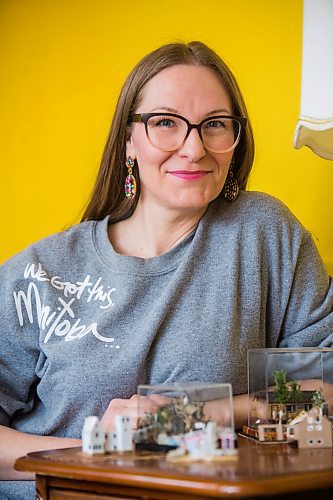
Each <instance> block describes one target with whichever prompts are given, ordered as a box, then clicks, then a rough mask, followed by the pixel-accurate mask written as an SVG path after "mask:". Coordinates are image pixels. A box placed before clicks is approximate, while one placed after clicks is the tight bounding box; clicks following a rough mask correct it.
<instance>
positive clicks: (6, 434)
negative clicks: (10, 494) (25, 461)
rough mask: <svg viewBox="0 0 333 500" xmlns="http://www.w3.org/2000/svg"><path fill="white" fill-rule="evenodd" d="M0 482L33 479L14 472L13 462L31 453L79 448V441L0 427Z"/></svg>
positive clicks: (24, 474) (27, 475) (28, 475)
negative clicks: (0, 449)
mask: <svg viewBox="0 0 333 500" xmlns="http://www.w3.org/2000/svg"><path fill="white" fill-rule="evenodd" d="M0 442H1V448H2V452H1V454H0V480H2V481H3V480H7V481H11V480H28V479H34V474H32V473H31V474H30V473H28V472H17V471H15V470H14V464H15V461H16V460H17V459H18V458H20V457H22V456H24V455H26V454H27V453H30V452H33V451H41V450H50V449H54V448H70V447H74V446H80V444H81V440H80V439H68V438H56V437H48V436H34V435H32V434H25V433H23V432H18V431H16V430H14V429H10V428H9V427H5V426H3V425H0Z"/></svg>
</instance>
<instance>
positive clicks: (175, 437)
mask: <svg viewBox="0 0 333 500" xmlns="http://www.w3.org/2000/svg"><path fill="white" fill-rule="evenodd" d="M138 394H139V396H142V397H141V398H139V400H138V401H139V415H140V417H139V419H138V425H137V430H136V431H135V432H134V434H133V440H134V443H135V447H136V449H137V450H151V451H167V452H168V453H167V456H166V459H167V460H169V461H200V460H226V459H227V458H229V459H232V458H231V457H236V456H237V449H236V434H235V432H234V417H233V406H232V391H231V385H230V384H199V383H191V384H172V385H157V386H148V385H145V386H144V385H142V386H139V388H138ZM140 402H141V405H140Z"/></svg>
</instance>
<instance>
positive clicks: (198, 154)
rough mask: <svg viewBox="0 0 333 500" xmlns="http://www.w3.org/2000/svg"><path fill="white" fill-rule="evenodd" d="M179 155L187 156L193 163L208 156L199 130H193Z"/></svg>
mask: <svg viewBox="0 0 333 500" xmlns="http://www.w3.org/2000/svg"><path fill="white" fill-rule="evenodd" d="M179 154H180V155H181V156H185V157H186V158H188V159H189V160H190V161H191V162H192V163H196V162H198V161H199V160H201V158H203V157H204V156H205V154H206V150H205V148H204V145H203V142H202V140H201V138H200V135H199V132H198V130H197V129H192V130H191V132H190V133H189V135H188V137H187V138H186V140H185V142H184V143H183V145H182V146H181V147H180V149H179Z"/></svg>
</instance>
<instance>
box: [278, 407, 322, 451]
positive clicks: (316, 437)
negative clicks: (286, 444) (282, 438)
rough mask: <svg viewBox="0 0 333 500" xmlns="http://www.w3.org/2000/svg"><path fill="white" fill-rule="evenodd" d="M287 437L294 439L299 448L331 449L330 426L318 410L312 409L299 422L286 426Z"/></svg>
mask: <svg viewBox="0 0 333 500" xmlns="http://www.w3.org/2000/svg"><path fill="white" fill-rule="evenodd" d="M287 437H288V438H289V439H295V440H296V441H297V443H298V447H299V448H332V424H331V422H330V421H329V420H328V418H326V417H325V416H323V415H322V412H321V411H320V408H312V409H311V410H310V411H308V412H307V413H305V414H304V415H303V418H302V420H301V421H299V422H297V423H293V422H291V424H290V425H288V427H287Z"/></svg>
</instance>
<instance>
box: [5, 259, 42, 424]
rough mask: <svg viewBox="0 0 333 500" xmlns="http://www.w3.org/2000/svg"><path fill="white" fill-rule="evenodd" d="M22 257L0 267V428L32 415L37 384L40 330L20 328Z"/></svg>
mask: <svg viewBox="0 0 333 500" xmlns="http://www.w3.org/2000/svg"><path fill="white" fill-rule="evenodd" d="M25 255H26V253H25V252H23V253H22V254H19V255H17V256H15V257H13V258H12V259H10V260H9V261H7V262H6V263H5V264H3V265H2V266H1V267H0V297H1V302H0V304H1V305H0V424H2V425H7V426H10V421H11V418H12V417H13V416H14V414H15V415H16V416H18V415H19V414H22V413H26V412H29V411H31V409H32V408H33V406H34V401H35V397H36V396H35V394H36V391H35V388H36V384H37V382H38V377H37V375H36V367H37V365H38V362H39V359H40V349H39V327H38V324H34V323H33V322H30V321H26V322H25V323H24V326H23V322H22V321H21V319H22V318H20V314H19V312H20V303H21V305H22V304H23V303H24V302H25V303H26V304H27V302H26V301H27V300H29V296H28V295H27V292H26V290H25V291H23V279H24V278H23V275H24V269H25V268H24V262H25V261H26V258H25ZM27 258H29V256H27ZM30 300H31V297H30ZM21 309H22V308H21ZM27 310H28V309H27Z"/></svg>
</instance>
